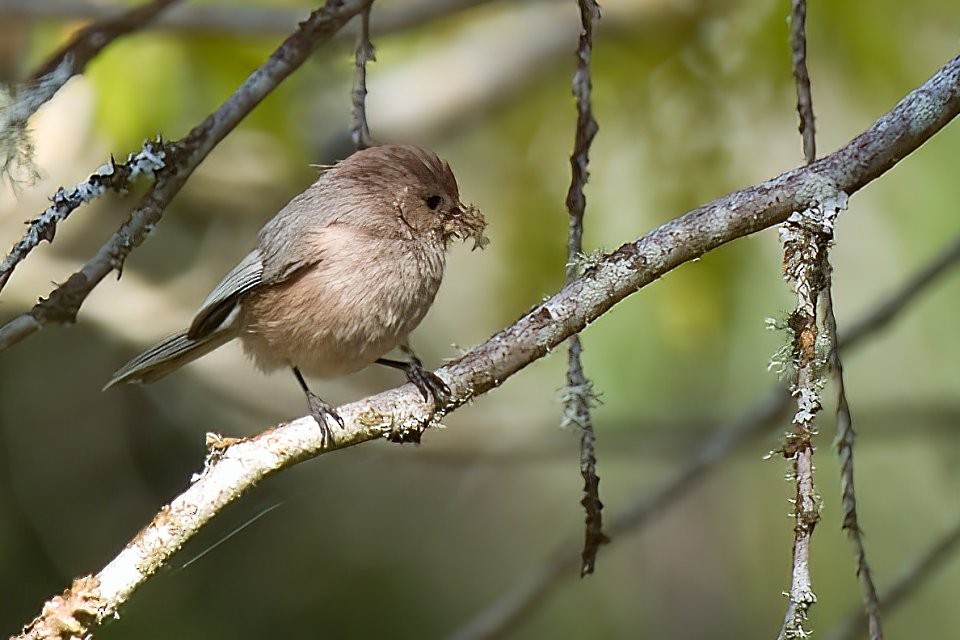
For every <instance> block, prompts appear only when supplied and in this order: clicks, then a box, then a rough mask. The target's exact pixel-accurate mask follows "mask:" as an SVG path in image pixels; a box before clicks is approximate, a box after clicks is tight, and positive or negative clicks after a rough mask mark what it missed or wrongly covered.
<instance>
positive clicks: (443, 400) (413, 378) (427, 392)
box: [404, 358, 452, 409]
mask: <svg viewBox="0 0 960 640" xmlns="http://www.w3.org/2000/svg"><path fill="white" fill-rule="evenodd" d="M404 372H405V373H406V374H407V380H409V381H410V382H412V383H413V384H414V386H416V387H417V389H419V390H420V395H422V396H423V400H424V402H428V401H429V400H430V398H431V397H432V398H433V402H434V404H435V406H436V407H437V408H438V409H442V408H444V407H446V406H447V404H448V403H449V402H450V396H451V395H452V392H451V391H450V387H448V386H447V383H446V382H444V381H443V380H441V379H440V377H439V376H438V375H437V374H435V373H434V372H433V371H427V370H426V369H424V368H423V363H421V362H420V360H419V358H417V359H414V360H413V362H410V363H409V365H408V366H407V367H406V368H405V369H404Z"/></svg>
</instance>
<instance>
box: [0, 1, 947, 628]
mask: <svg viewBox="0 0 960 640" xmlns="http://www.w3.org/2000/svg"><path fill="white" fill-rule="evenodd" d="M364 6H365V5H364V4H363V3H360V2H357V3H355V4H349V5H348V4H342V5H340V6H339V7H337V8H336V9H333V8H330V7H326V8H325V9H324V10H321V11H319V12H317V13H316V14H314V16H312V18H311V19H310V20H309V21H308V22H307V23H305V25H303V26H302V28H303V29H306V32H307V33H308V34H310V35H312V36H314V37H316V36H317V35H318V34H323V35H329V33H330V32H331V31H332V30H335V28H336V26H339V25H340V24H343V22H345V21H346V20H347V19H348V17H349V15H353V14H355V13H358V12H359V11H361V10H362V9H363V7H364ZM347 12H350V13H349V14H348V13H347ZM298 36H299V37H298ZM304 37H307V36H303V35H300V32H298V34H297V35H295V36H293V37H292V39H293V41H294V42H296V43H300V42H301V39H302V38H304ZM289 42H290V40H288V43H289ZM291 46H292V45H291ZM281 50H282V51H283V52H284V53H286V54H288V55H290V56H292V59H293V60H294V61H299V60H301V56H300V55H299V54H298V53H297V51H296V48H294V51H289V50H286V49H284V48H283V47H281ZM303 57H305V55H304V56H303ZM271 59H272V58H271ZM289 64H290V65H292V64H293V63H292V62H291V63H289ZM292 70H293V69H292V66H288V67H287V69H286V73H289V72H291V71H292ZM264 74H265V72H264ZM254 76H255V77H257V78H258V80H259V81H260V82H259V83H255V84H254V86H257V87H259V90H260V91H261V92H265V91H266V90H267V86H269V83H268V82H267V80H266V78H263V77H262V75H261V74H260V73H255V74H254ZM268 77H272V76H268ZM249 82H251V81H248V83H249ZM245 86H246V85H245ZM249 90H250V88H248V91H249ZM958 112H960V57H957V58H954V59H953V60H951V61H950V62H948V63H947V64H946V65H945V66H944V67H943V68H941V69H940V70H939V71H937V73H936V74H934V76H933V77H932V78H930V79H929V80H928V81H927V82H925V83H924V84H923V85H922V86H920V87H918V88H917V89H915V90H914V91H912V92H911V93H910V94H908V95H907V96H906V97H905V98H904V99H902V100H901V101H900V102H899V103H898V104H897V105H896V106H895V107H894V108H893V110H891V111H890V112H889V113H887V114H885V115H883V116H882V117H880V118H879V119H878V120H877V121H876V122H875V123H874V124H873V125H872V126H871V127H870V129H868V130H867V131H866V132H864V133H862V134H861V135H859V136H857V137H856V138H855V139H854V140H852V141H851V142H850V143H849V144H847V145H846V146H844V147H843V148H841V149H839V150H838V151H836V152H835V153H833V154H831V155H829V156H827V157H825V158H824V159H822V160H820V161H818V162H817V163H815V164H814V165H813V166H809V167H802V168H799V169H794V170H792V171H790V172H787V173H785V174H783V175H781V176H779V177H777V178H774V179H773V180H769V181H767V182H765V183H762V184H760V185H755V186H753V187H749V188H747V189H743V190H741V191H738V192H736V193H733V194H730V195H727V196H724V197H723V198H720V199H719V200H716V201H714V202H712V203H709V204H707V205H704V206H702V207H699V208H698V209H695V210H693V211H690V212H688V213H686V214H684V215H682V216H680V217H679V218H676V219H674V220H672V221H670V222H668V223H666V224H664V225H662V226H661V227H660V228H658V229H656V230H654V231H652V232H651V233H649V234H647V235H646V236H644V237H643V238H640V239H638V240H637V241H635V242H633V243H629V244H626V245H624V246H622V247H621V248H620V249H618V250H616V251H614V252H613V253H611V254H609V255H608V256H606V257H604V258H603V259H601V260H599V261H598V262H597V263H596V264H595V265H594V266H593V267H591V268H590V269H588V270H587V272H586V273H584V274H583V275H582V276H580V277H578V278H576V279H575V280H573V281H571V282H569V283H567V284H566V285H565V286H564V287H563V289H561V290H560V291H559V292H558V293H556V294H554V295H553V296H551V297H550V298H549V299H547V300H546V301H544V302H542V303H541V304H539V305H537V306H535V307H534V308H533V309H531V310H530V311H529V312H527V313H526V314H525V315H523V316H522V317H521V318H520V319H519V320H517V321H516V322H515V323H514V324H512V325H511V326H509V327H507V328H505V329H503V330H502V331H500V332H498V333H497V334H496V335H494V336H493V337H491V338H490V339H489V340H487V341H486V342H485V343H483V344H482V345H479V346H477V347H475V348H474V349H472V350H471V351H470V352H468V353H467V354H465V355H463V356H462V357H461V358H459V359H458V360H456V361H455V362H452V363H450V364H448V365H446V366H444V367H442V368H441V369H439V370H438V371H437V375H438V376H440V377H441V379H443V380H444V382H446V383H447V385H448V386H449V387H450V389H451V403H450V405H449V410H451V411H452V410H454V409H456V408H457V407H459V406H462V405H463V404H465V403H467V402H468V401H470V400H472V399H474V398H476V397H478V396H480V395H482V394H484V393H486V392H488V391H490V390H491V389H494V388H496V387H498V386H500V385H501V384H503V382H504V381H505V380H507V379H508V378H510V377H511V376H512V375H513V374H515V373H517V372H518V371H519V370H521V369H522V368H524V367H526V366H527V365H529V364H530V363H532V362H533V361H535V360H537V359H539V358H542V357H544V356H545V355H547V353H548V352H549V351H550V350H551V349H553V348H555V347H556V346H558V345H559V344H561V343H562V342H563V341H564V340H566V339H567V338H569V337H570V336H571V335H573V334H574V333H577V332H579V331H582V330H583V328H584V327H585V326H586V325H587V324H588V323H590V322H592V321H594V320H596V319H597V318H598V317H600V316H601V315H603V314H604V313H605V312H606V311H608V310H609V309H610V308H611V307H612V306H613V305H614V304H616V303H617V302H618V301H620V300H622V299H624V298H625V297H627V296H628V295H630V294H631V293H634V292H636V291H638V290H639V289H641V288H642V287H644V286H646V285H647V284H649V283H651V282H653V281H655V280H656V279H658V278H660V277H661V276H663V275H664V274H665V273H666V272H668V271H670V270H671V269H673V268H675V267H677V266H679V265H680V264H683V263H685V262H688V261H690V260H693V259H695V258H697V257H699V256H701V255H703V253H705V252H707V251H709V250H711V249H714V248H716V247H718V246H720V245H722V244H724V243H726V242H729V241H730V240H733V239H734V238H737V237H741V236H744V235H747V234H749V233H754V232H756V231H759V230H761V229H765V228H768V227H770V226H773V225H775V224H778V223H780V222H783V221H784V220H785V219H786V218H787V217H788V216H789V215H790V214H791V212H792V211H796V210H801V211H802V210H804V209H807V208H809V207H810V206H812V205H813V204H814V203H816V202H819V201H820V199H821V195H822V194H821V193H820V191H821V190H822V189H824V184H828V185H830V191H831V192H833V191H834V190H836V189H842V190H843V191H845V192H847V193H853V192H855V191H858V190H859V189H860V188H862V187H863V186H864V185H866V184H867V183H869V182H870V181H872V180H874V179H875V178H877V177H878V176H880V175H882V174H883V173H884V172H886V171H887V170H889V169H890V168H891V167H892V166H894V165H895V164H896V163H897V162H898V161H899V160H900V159H902V158H904V157H906V156H907V155H909V154H910V152H911V151H913V150H914V149H916V148H917V147H919V146H920V145H921V144H922V143H923V142H924V141H926V140H927V139H929V138H930V137H931V136H932V135H934V134H935V133H936V132H937V131H939V130H940V129H941V128H943V127H944V126H945V125H946V124H947V122H949V121H950V120H951V119H952V118H954V117H955V116H956V115H957V113H958ZM231 113H233V112H231ZM921 114H922V116H923V117H920V115H921ZM236 117H239V114H234V115H233V116H231V118H230V119H229V121H230V122H233V121H234V119H235V118H236ZM222 118H224V119H226V115H223V116H222ZM222 123H223V120H222V119H219V118H213V122H212V123H211V124H210V125H209V127H210V128H211V129H215V130H217V131H220V130H221V129H219V128H218V127H224V126H226V125H224V124H222ZM198 135H199V134H198ZM208 135H213V134H212V133H211V134H208ZM201 137H202V136H201ZM188 139H190V138H188ZM158 182H159V181H158ZM23 317H24V316H20V318H18V319H15V320H14V321H13V323H11V324H10V325H7V326H6V327H3V328H0V346H2V345H3V344H4V343H7V344H9V342H10V340H11V339H12V338H11V333H8V331H11V330H10V329H9V327H11V326H14V327H16V324H17V323H19V322H22V318H23ZM27 317H28V318H32V316H29V315H28V316H27ZM35 330H36V329H34V331H35ZM19 331H22V330H21V329H16V328H15V329H14V330H13V334H12V335H13V336H14V337H15V336H16V335H17V332H19ZM337 413H338V414H339V415H340V416H341V417H342V418H343V419H344V428H343V429H341V430H339V431H338V433H337V438H336V440H335V441H333V442H331V441H330V439H329V438H326V437H325V436H324V435H323V433H322V431H321V430H320V429H317V425H316V422H315V421H314V420H313V418H311V417H309V416H308V417H304V418H300V419H298V420H295V421H293V422H291V423H288V424H284V425H280V426H278V427H275V428H272V429H269V430H267V431H265V432H263V433H261V434H260V435H258V436H255V437H253V438H249V439H243V440H239V441H223V440H221V441H217V440H216V439H212V441H211V445H210V449H211V452H210V458H209V460H208V464H207V466H206V467H205V469H204V472H203V473H202V474H200V475H199V476H198V477H197V478H195V482H194V483H193V484H192V485H191V487H190V488H189V489H187V490H186V491H185V492H184V493H183V494H181V495H180V496H178V497H177V498H175V499H174V500H173V502H171V503H170V504H169V505H167V506H165V507H164V508H163V509H161V511H160V512H159V513H158V514H157V515H156V516H155V517H154V519H153V521H152V522H151V523H150V524H148V525H147V526H146V527H145V528H143V529H142V530H141V531H140V532H139V533H138V534H137V535H136V537H134V539H133V540H132V541H131V542H130V543H129V544H128V545H127V546H126V547H125V548H124V550H123V551H121V552H120V554H119V555H118V556H117V557H116V558H114V559H113V560H112V561H111V562H110V563H109V564H108V565H107V566H106V567H105V568H104V569H103V570H102V571H101V572H100V573H99V574H97V575H96V576H87V577H84V578H79V579H77V580H76V581H74V584H73V586H72V587H71V588H70V589H68V590H66V591H65V592H64V593H63V594H62V595H58V596H56V597H54V598H52V599H51V600H49V601H48V602H47V603H46V605H45V606H44V609H43V612H42V613H41V614H40V616H38V617H37V618H36V619H35V620H34V621H33V622H32V623H31V624H30V625H29V626H28V628H27V629H26V631H25V632H24V633H23V634H22V635H21V636H19V638H24V639H26V638H44V637H57V634H58V630H62V629H74V628H76V629H78V634H77V635H81V636H82V635H84V633H86V632H87V631H88V630H89V629H90V628H91V627H93V626H96V625H98V624H100V622H101V621H103V620H104V619H105V618H107V617H109V616H112V615H114V614H115V613H116V611H117V609H118V608H119V607H120V606H121V605H122V603H124V602H126V601H127V599H128V598H129V597H130V596H131V595H132V594H133V592H134V591H135V590H136V589H137V588H139V587H140V586H141V585H143V584H144V583H145V582H146V581H147V579H148V578H149V577H150V576H151V575H153V574H154V573H155V572H156V571H157V570H158V569H159V568H160V567H162V566H163V565H164V564H166V562H167V561H168V560H169V559H170V557H171V556H173V554H174V553H176V552H177V550H179V549H180V548H181V547H182V546H183V544H185V543H186V542H187V541H188V540H189V539H191V538H192V537H193V536H194V535H196V533H197V532H198V531H199V530H200V529H201V528H203V527H204V526H205V525H206V524H207V523H208V522H209V521H210V520H212V519H213V518H214V517H215V516H216V515H217V514H218V513H219V512H220V511H221V510H223V509H224V508H225V507H226V506H227V505H229V504H230V503H232V502H234V501H235V500H237V499H238V498H239V497H240V496H242V495H243V494H244V493H246V492H247V491H249V490H250V489H251V488H252V487H253V486H255V485H256V484H257V483H259V482H260V481H262V480H263V479H264V478H266V477H268V476H270V475H273V474H275V473H278V472H280V471H281V470H283V469H286V468H288V467H290V466H293V465H295V464H297V463H299V462H302V461H304V460H307V459H310V458H314V457H316V456H319V455H321V454H322V453H324V452H326V451H329V450H331V449H334V448H344V447H348V446H354V445H358V444H360V443H363V442H368V441H371V440H375V439H379V438H389V439H396V438H404V437H405V436H409V434H410V432H412V431H422V430H423V429H425V428H426V427H427V426H429V425H431V424H433V423H434V422H435V421H436V420H437V419H438V417H439V416H438V414H437V413H436V412H435V410H434V408H433V406H432V404H427V403H425V402H424V401H423V398H422V396H420V393H419V391H418V390H417V389H416V388H415V387H414V386H413V385H412V384H407V385H404V386H403V387H401V388H399V389H394V390H391V391H387V392H384V393H381V394H378V395H376V396H372V397H370V398H366V399H364V400H361V401H359V402H355V403H352V404H350V405H346V406H344V407H339V408H338V409H337Z"/></svg>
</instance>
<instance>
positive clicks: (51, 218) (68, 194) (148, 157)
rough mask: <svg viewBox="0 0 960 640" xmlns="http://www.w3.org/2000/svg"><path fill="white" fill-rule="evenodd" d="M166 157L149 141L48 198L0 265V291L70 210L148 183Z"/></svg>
mask: <svg viewBox="0 0 960 640" xmlns="http://www.w3.org/2000/svg"><path fill="white" fill-rule="evenodd" d="M166 157H167V151H166V149H165V143H164V141H163V140H162V139H160V138H158V139H157V140H149V141H147V142H145V143H144V145H143V149H141V150H140V152H139V153H131V154H130V155H129V157H128V158H127V161H126V162H124V163H123V164H117V163H116V162H115V161H114V159H113V158H110V162H109V163H108V164H105V165H103V166H102V167H100V168H99V169H97V171H96V172H94V173H93V174H91V175H90V176H89V177H88V178H87V179H86V180H84V181H83V182H81V183H80V184H78V185H76V186H75V187H74V188H73V189H71V190H70V191H67V190H65V189H64V188H63V187H61V188H60V189H59V190H58V191H57V193H56V194H55V195H54V196H53V197H52V198H51V202H52V204H51V205H50V206H49V207H47V208H46V210H44V211H43V213H41V214H40V215H38V216H37V217H35V218H34V219H32V220H30V221H29V222H28V223H27V224H28V225H29V226H28V228H27V231H26V232H25V233H24V234H23V237H22V238H20V240H19V241H17V243H16V244H15V245H13V248H12V249H11V250H10V253H8V254H7V255H6V257H4V259H3V261H2V262H0V291H2V290H3V287H4V285H6V284H7V281H8V280H9V279H10V276H11V275H12V274H13V270H14V269H16V268H17V265H18V264H20V262H21V261H22V260H23V259H24V258H26V257H27V255H28V254H29V253H30V252H31V251H32V250H33V249H34V247H36V246H37V245H39V244H40V242H42V241H43V240H46V241H47V242H53V237H54V235H55V234H56V232H57V224H58V223H60V222H62V221H63V220H66V219H67V217H69V216H70V214H71V213H73V211H74V210H76V209H77V208H78V207H80V206H81V205H83V204H85V203H87V202H90V201H91V200H93V199H95V198H98V197H100V196H101V195H103V194H104V193H106V192H107V190H110V191H116V192H120V193H125V192H126V191H127V190H128V189H129V188H130V187H131V186H132V184H133V183H134V182H135V181H136V180H137V179H138V178H140V177H146V178H147V179H150V180H152V179H153V178H154V172H155V171H158V170H160V169H161V168H163V166H164V159H165V158H166Z"/></svg>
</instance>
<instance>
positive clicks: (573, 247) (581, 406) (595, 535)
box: [563, 0, 607, 577]
mask: <svg viewBox="0 0 960 640" xmlns="http://www.w3.org/2000/svg"><path fill="white" fill-rule="evenodd" d="M578 2H579V5H580V25H581V26H580V39H579V43H578V46H577V70H576V71H575V72H574V74H573V95H574V97H575V98H576V102H577V128H576V132H575V134H574V142H573V153H572V154H571V156H570V172H571V176H570V188H569V190H568V191H567V213H568V214H569V218H570V224H569V228H570V230H569V236H568V240H567V282H570V281H571V280H573V279H574V278H576V277H577V263H578V261H579V260H580V256H581V255H582V254H583V214H584V212H585V210H586V206H587V199H586V196H585V195H584V193H583V189H584V187H585V186H586V184H587V178H588V173H587V165H588V163H589V162H590V144H591V143H592V142H593V138H594V137H595V136H596V135H597V130H598V129H599V127H598V126H597V121H596V120H595V119H594V117H593V111H592V109H591V106H590V93H591V90H592V89H593V86H592V81H591V78H590V54H591V53H592V51H593V26H594V23H595V22H596V21H597V20H599V19H600V7H598V6H597V3H596V2H595V0H578ZM569 345H570V346H569V352H568V360H569V362H568V365H567V386H566V391H565V398H564V407H563V422H564V425H567V426H572V427H575V428H576V429H578V430H579V432H580V475H581V476H583V497H582V498H581V500H580V503H581V504H582V505H583V509H584V512H585V527H584V540H583V556H582V562H581V564H580V575H581V577H582V576H586V575H589V574H591V573H593V569H594V566H595V564H596V561H597V551H598V550H599V549H600V545H601V544H603V543H605V542H607V537H606V536H605V535H604V533H603V503H602V502H600V477H599V476H598V475H597V455H596V439H597V438H596V434H595V433H594V430H593V421H592V420H591V419H590V407H591V404H592V403H593V402H595V395H594V392H593V384H592V383H591V382H590V380H588V379H587V377H586V376H585V375H584V373H583V363H582V362H581V359H580V354H581V352H582V350H583V346H582V345H581V343H580V336H576V335H575V336H573V337H572V338H570V340H569Z"/></svg>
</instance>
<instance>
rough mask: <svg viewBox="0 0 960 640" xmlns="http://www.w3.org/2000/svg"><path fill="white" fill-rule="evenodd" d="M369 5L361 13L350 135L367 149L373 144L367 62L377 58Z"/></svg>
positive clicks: (358, 146) (356, 142)
mask: <svg viewBox="0 0 960 640" xmlns="http://www.w3.org/2000/svg"><path fill="white" fill-rule="evenodd" d="M372 6H373V3H371V4H370V6H368V7H367V8H366V9H365V10H364V11H363V13H361V14H360V33H359V34H357V53H356V56H355V65H356V71H355V74H354V80H353V91H352V92H351V94H350V95H351V98H352V100H353V126H352V128H351V129H350V137H351V138H352V139H353V146H354V147H356V148H357V149H366V148H367V147H370V146H372V145H373V140H372V139H371V138H370V127H369V125H368V124H367V62H372V61H375V60H376V59H377V57H376V55H375V53H374V50H373V44H372V43H371V42H370V8H371V7H372Z"/></svg>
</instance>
